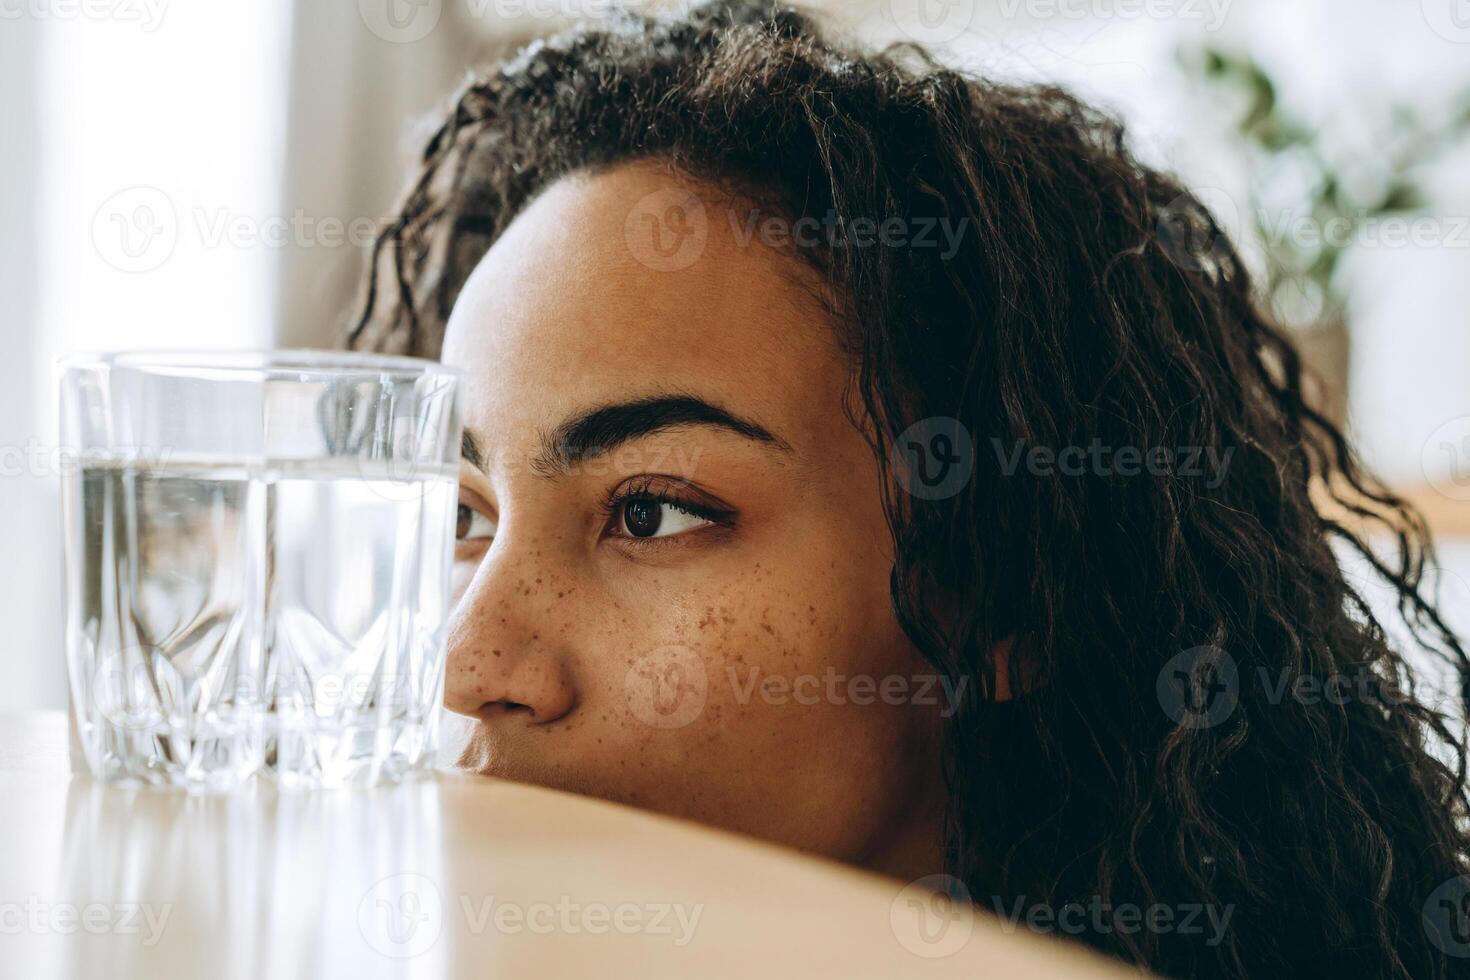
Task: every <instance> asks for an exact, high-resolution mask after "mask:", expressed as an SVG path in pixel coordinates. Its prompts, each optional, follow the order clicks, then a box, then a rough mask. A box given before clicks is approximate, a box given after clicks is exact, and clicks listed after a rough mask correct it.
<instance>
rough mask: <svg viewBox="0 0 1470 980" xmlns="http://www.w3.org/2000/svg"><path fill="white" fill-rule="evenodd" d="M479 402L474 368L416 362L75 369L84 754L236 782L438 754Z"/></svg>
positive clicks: (67, 497) (73, 454) (94, 763)
mask: <svg viewBox="0 0 1470 980" xmlns="http://www.w3.org/2000/svg"><path fill="white" fill-rule="evenodd" d="M457 398H458V378H457V375H456V373H455V372H454V371H453V370H452V369H450V368H446V367H444V366H442V365H439V364H435V363H433V362H429V361H420V360H416V359H412V358H399V357H377V356H370V355H363V354H347V353H335V352H318V351H278V352H258V353H234V354H223V353H204V352H199V353H193V352H182V353H123V354H102V355H85V356H79V357H73V358H70V359H67V360H66V361H64V362H63V364H62V373H61V423H62V424H61V433H62V446H63V450H64V452H63V458H64V459H65V460H66V462H67V465H65V466H64V468H63V473H62V498H63V517H64V527H65V544H66V592H67V616H66V650H67V661H68V668H69V671H68V672H69V675H70V680H71V708H72V712H71V714H72V728H73V751H74V755H75V756H77V757H79V758H77V759H76V762H77V764H84V765H85V767H86V768H88V769H90V771H91V772H92V773H93V774H94V775H96V776H98V777H100V778H104V779H122V780H132V781H141V782H145V783H159V784H173V785H183V786H190V787H195V786H198V787H214V788H220V787H227V786H230V785H233V784H235V783H238V782H240V781H241V780H243V779H245V778H247V777H249V776H250V775H251V774H252V773H255V772H256V771H258V770H264V771H266V772H269V773H271V774H273V775H275V776H277V777H278V778H280V779H281V780H282V781H284V782H301V783H306V784H326V785H340V784H343V783H374V782H378V781H382V780H391V779H395V778H398V777H401V776H403V775H405V774H407V773H409V772H412V771H414V770H417V769H421V768H426V767H428V766H429V765H431V764H432V762H433V758H434V750H435V743H436V736H437V723H438V718H439V712H440V699H441V695H442V689H443V682H444V655H445V654H444V622H445V619H446V616H447V613H448V607H449V573H450V563H451V560H452V557H453V545H454V524H455V511H456V506H457V492H458V491H457V479H458V459H459V444H460V438H461V435H460V417H459V411H458V405H457Z"/></svg>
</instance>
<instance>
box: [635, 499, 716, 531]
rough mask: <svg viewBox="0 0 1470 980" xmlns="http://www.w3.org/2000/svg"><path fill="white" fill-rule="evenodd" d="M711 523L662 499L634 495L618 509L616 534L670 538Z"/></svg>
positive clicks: (689, 510)
mask: <svg viewBox="0 0 1470 980" xmlns="http://www.w3.org/2000/svg"><path fill="white" fill-rule="evenodd" d="M713 523H714V522H713V521H712V520H710V519H709V518H707V517H704V516H703V515H701V514H698V513H696V512H694V511H693V510H691V509H689V508H686V507H681V506H679V505H678V504H675V503H671V502H669V501H666V500H655V499H653V498H651V497H634V498H632V499H630V500H628V501H625V502H624V503H623V504H622V505H621V507H620V508H619V517H618V534H619V536H621V537H629V538H670V537H673V536H674V535H676V534H682V533H683V532H685V531H695V530H698V529H699V528H701V527H708V526H709V525H710V524H713Z"/></svg>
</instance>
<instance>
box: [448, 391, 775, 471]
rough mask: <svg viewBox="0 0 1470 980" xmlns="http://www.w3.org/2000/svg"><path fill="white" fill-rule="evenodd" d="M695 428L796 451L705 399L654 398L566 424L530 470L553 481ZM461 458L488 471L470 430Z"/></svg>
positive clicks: (546, 439) (595, 412) (608, 407)
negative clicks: (630, 446)
mask: <svg viewBox="0 0 1470 980" xmlns="http://www.w3.org/2000/svg"><path fill="white" fill-rule="evenodd" d="M693 425H701V426H711V427H714V428H720V429H726V430H728V431H730V432H734V433H736V434H737V435H741V436H744V437H745V438H747V439H751V440H754V441H756V442H761V443H766V444H767V445H770V446H773V447H775V448H777V449H780V450H782V451H783V452H790V451H791V446H790V445H789V444H788V443H787V442H786V441H785V440H784V439H781V438H780V437H779V436H776V435H775V434H773V433H772V432H771V431H770V430H769V429H767V428H765V427H764V426H762V425H760V424H758V423H756V422H753V421H751V420H750V419H745V418H741V417H740V416H738V415H735V414H733V413H731V412H728V411H726V410H725V409H723V408H720V407H719V406H718V405H715V404H713V403H711V402H708V401H705V400H704V399H703V398H696V397H694V396H692V395H655V396H652V397H649V398H640V399H636V400H634V401H627V402H618V403H616V404H612V405H602V406H599V407H597V408H593V409H589V410H588V411H585V412H582V413H581V414H579V415H576V416H574V417H572V418H570V419H567V420H566V421H565V422H563V423H561V424H560V425H558V426H557V427H556V428H555V429H554V430H553V431H552V432H551V433H550V434H549V435H547V436H545V437H543V439H542V440H541V452H540V453H539V454H537V456H536V458H535V459H534V460H533V461H532V463H531V466H532V469H534V470H535V471H536V472H537V473H539V474H540V475H542V476H545V477H554V476H557V475H559V474H561V473H565V472H567V471H568V470H570V469H571V468H572V467H574V466H576V465H577V464H578V463H581V462H585V461H586V460H589V459H592V458H595V457H597V456H602V455H604V454H606V453H609V452H612V451H613V450H614V449H616V448H617V447H618V446H621V445H622V444H623V443H625V442H629V441H631V440H633V439H638V438H640V437H642V436H649V435H653V434H654V433H656V432H664V431H666V430H668V429H674V428H681V427H685V426H693ZM461 455H463V456H464V458H465V461H466V462H468V463H469V464H470V465H471V466H474V467H475V468H476V469H479V470H482V471H483V470H484V469H485V452H484V450H483V449H482V448H481V447H480V445H479V443H478V442H477V441H476V440H475V437H474V436H473V435H471V434H470V432H469V430H466V431H465V434H464V441H463V444H462V446H461Z"/></svg>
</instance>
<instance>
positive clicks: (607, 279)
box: [443, 163, 847, 441]
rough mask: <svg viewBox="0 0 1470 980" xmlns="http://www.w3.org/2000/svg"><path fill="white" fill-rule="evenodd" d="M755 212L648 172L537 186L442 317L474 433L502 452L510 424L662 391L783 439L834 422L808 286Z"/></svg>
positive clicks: (841, 379)
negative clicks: (762, 231)
mask: <svg viewBox="0 0 1470 980" xmlns="http://www.w3.org/2000/svg"><path fill="white" fill-rule="evenodd" d="M752 207H753V205H750V204H748V203H741V202H739V201H738V200H736V199H733V198H731V197H730V196H728V195H725V194H722V193H721V192H719V191H716V190H714V189H712V188H709V187H707V186H705V185H701V184H698V183H695V182H692V181H690V180H688V179H687V178H680V177H676V176H674V175H673V174H671V173H670V172H669V171H668V170H667V169H666V168H663V167H662V166H659V165H656V164H647V163H645V164H637V165H630V166H625V167H620V168H618V169H615V170H611V171H608V172H605V173H601V174H596V175H590V176H589V175H579V176H575V177H570V178H566V179H563V180H561V181H559V182H557V183H556V184H554V185H552V186H551V187H550V188H548V189H547V190H546V191H545V192H544V193H543V194H542V195H540V196H539V197H538V198H537V199H536V200H535V201H534V202H532V203H531V205H530V206H529V207H527V208H526V210H525V211H523V212H522V213H521V214H520V215H519V216H518V217H517V218H516V220H515V221H514V222H513V223H512V224H511V226H510V227H509V228H508V229H507V230H506V233H505V234H504V235H502V236H501V238H500V239H499V240H498V241H497V242H496V243H495V245H494V246H493V247H492V248H491V249H490V251H489V252H488V253H487V254H486V256H485V257H484V259H482V260H481V262H480V264H479V266H478V267H477V268H476V270H475V271H474V273H473V275H472V276H471V277H470V279H469V281H468V282H467V283H466V285H465V288H464V290H463V291H462V292H461V294H460V297H459V300H458V301H457V303H456V304H455V308H454V312H453V315H452V316H451V318H450V323H449V327H448V331H447V333H446V336H445V343H444V351H443V358H444V360H445V361H446V362H447V363H451V364H455V365H457V366H459V367H461V368H463V369H464V371H465V387H466V396H467V397H466V412H467V418H466V421H467V423H468V424H469V425H470V427H471V428H475V427H484V428H487V429H488V428H493V429H496V430H499V431H498V432H497V434H496V436H495V438H496V441H505V440H506V439H514V438H515V437H514V435H513V434H511V433H509V432H507V431H506V429H507V427H513V428H514V427H519V428H521V429H523V430H535V429H537V428H539V429H541V430H545V429H548V428H551V427H553V426H554V425H555V424H556V423H557V422H558V421H560V420H561V419H562V418H564V417H566V416H567V415H569V414H571V413H572V412H575V411H578V410H581V409H585V408H586V407H587V406H589V405H596V404H601V403H608V402H613V401H621V400H625V399H627V398H630V397H637V396H640V395H645V394H648V393H652V392H669V391H677V392H684V393H690V394H696V395H698V396H700V397H704V398H707V399H710V400H713V401H716V402H718V403H720V404H722V405H725V406H726V407H728V408H731V409H732V410H737V411H743V412H747V413H749V414H751V415H752V416H754V417H758V418H760V419H761V420H762V421H763V422H764V423H765V424H767V425H768V426H772V427H774V426H781V427H783V428H786V429H789V430H791V434H790V435H787V434H785V433H783V436H785V438H787V439H788V440H792V439H799V438H800V437H801V432H802V430H813V429H820V428H821V425H822V424H823V423H824V420H825V416H826V415H827V414H830V413H836V414H838V415H840V398H841V391H842V388H843V385H844V384H845V382H846V374H847V369H846V366H845V363H844V361H843V358H842V356H841V354H840V353H839V349H838V345H837V342H836V336H835V333H834V330H833V324H832V321H831V319H830V317H829V316H828V315H827V314H826V312H825V311H824V308H823V306H822V304H821V303H819V302H818V300H817V299H816V298H815V296H814V293H813V290H814V289H815V288H816V286H817V285H818V283H817V281H816V277H815V275H814V274H813V273H812V272H811V271H810V270H809V269H808V268H807V266H806V265H805V264H804V263H803V262H802V261H801V259H800V257H799V256H795V255H793V254H789V253H782V252H778V251H776V250H775V249H773V248H771V247H770V246H768V245H766V244H764V243H763V242H762V241H761V240H760V238H759V236H756V235H751V234H749V233H748V231H747V229H748V222H749V221H750V218H751V213H752V210H751V209H752Z"/></svg>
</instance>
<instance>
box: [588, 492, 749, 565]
mask: <svg viewBox="0 0 1470 980" xmlns="http://www.w3.org/2000/svg"><path fill="white" fill-rule="evenodd" d="M670 482H671V481H670V480H669V479H668V478H666V477H656V476H647V477H639V478H638V479H637V480H635V481H633V482H631V483H624V484H622V485H620V486H617V487H614V488H613V489H612V490H611V491H609V492H608V494H607V496H606V497H605V498H603V501H602V505H601V508H600V509H601V512H602V520H603V524H604V526H607V525H610V524H611V523H612V521H613V520H614V519H615V518H618V517H620V516H621V514H622V508H623V507H625V506H627V505H628V504H629V503H631V502H633V501H635V500H646V501H648V502H649V503H653V504H658V505H661V506H665V507H672V508H674V509H676V510H681V511H683V512H684V513H686V514H690V515H692V516H694V517H698V518H700V519H701V520H706V521H709V522H710V523H711V524H714V525H716V526H718V527H723V528H729V527H733V526H734V517H735V512H734V511H732V510H729V509H728V508H723V507H717V506H714V505H712V504H709V503H705V502H700V501H695V500H692V499H690V497H689V496H685V495H680V494H677V493H675V492H673V491H672V489H671V487H670V486H669V484H670ZM672 482H673V483H674V484H675V485H677V483H678V481H672ZM677 537H678V535H675V536H674V537H670V538H632V537H629V538H628V540H631V541H637V542H638V543H639V545H640V546H642V547H650V546H653V547H658V546H662V545H665V544H667V543H668V542H670V541H673V540H676V539H677Z"/></svg>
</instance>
